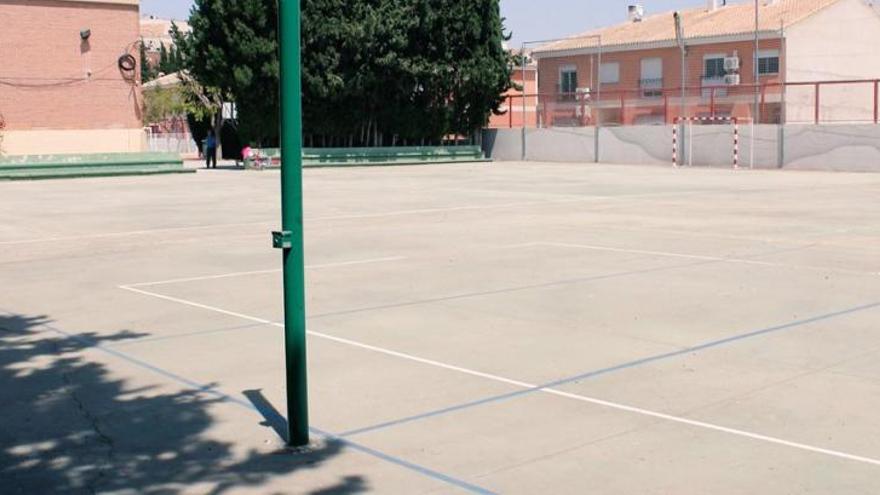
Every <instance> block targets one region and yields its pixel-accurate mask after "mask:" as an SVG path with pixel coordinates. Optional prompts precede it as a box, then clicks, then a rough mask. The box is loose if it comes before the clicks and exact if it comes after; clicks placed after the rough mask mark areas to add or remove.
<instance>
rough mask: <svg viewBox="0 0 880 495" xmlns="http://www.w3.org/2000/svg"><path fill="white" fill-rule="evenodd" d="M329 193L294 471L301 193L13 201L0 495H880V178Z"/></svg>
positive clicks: (3, 262)
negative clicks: (288, 421) (289, 342)
mask: <svg viewBox="0 0 880 495" xmlns="http://www.w3.org/2000/svg"><path fill="white" fill-rule="evenodd" d="M305 187H306V213H307V219H306V222H305V228H306V236H307V252H306V257H307V263H308V272H307V285H308V315H309V320H308V324H309V329H310V331H311V334H310V340H309V346H310V348H309V353H310V363H309V365H310V387H311V389H310V393H311V415H312V424H313V427H314V428H315V430H314V438H315V440H316V441H315V445H314V446H313V447H312V448H311V449H310V450H309V451H305V452H295V453H289V452H285V451H284V450H283V449H282V446H283V442H282V441H281V440H280V439H279V437H278V435H277V434H276V433H275V430H276V429H278V427H279V422H280V421H281V420H280V418H281V415H282V414H283V413H284V403H285V402H284V384H283V377H284V371H283V370H284V368H283V354H282V330H281V328H279V326H278V324H277V323H276V322H278V321H281V319H282V312H281V291H280V273H279V272H278V268H279V267H280V253H279V252H278V251H275V250H273V249H272V248H271V247H270V236H269V232H270V231H271V230H272V229H273V228H276V227H277V226H278V218H279V194H278V193H279V176H278V173H277V172H243V171H231V170H218V171H200V172H199V173H198V174H195V175H193V176H167V177H145V178H116V179H83V180H67V181H50V182H31V183H4V184H0V340H2V343H0V487H2V489H0V492H3V493H4V494H17V493H22V494H35V493H78V492H84V493H147V494H151V493H155V494H159V493H162V494H165V493H268V494H276V493H279V494H280V493H297V494H299V493H311V494H331V493H360V492H373V493H392V494H396V493H401V494H415V493H432V494H433V493H523V494H533V493H541V494H545V493H554V494H563V493H576V494H583V493H591V494H593V493H595V494H670V495H682V494H709V493H711V494H807V493H809V494H837V495H842V494H876V493H880V421H878V420H877V418H878V412H877V411H878V410H880V326H878V322H880V175H858V174H833V173H819V172H777V171H739V172H735V171H732V170H720V169H680V170H674V169H672V168H665V167H634V166H619V165H618V166H597V165H576V164H549V163H546V164H545V163H528V164H524V163H495V164H492V165H448V166H422V167H400V168H351V169H326V170H308V171H306V173H305ZM278 411H280V413H279V412H278Z"/></svg>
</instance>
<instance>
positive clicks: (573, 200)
mask: <svg viewBox="0 0 880 495" xmlns="http://www.w3.org/2000/svg"><path fill="white" fill-rule="evenodd" d="M499 192H503V191H499ZM713 192H715V191H710V190H700V191H670V192H662V193H644V194H628V195H627V194H620V195H617V196H576V197H570V198H565V199H554V200H547V201H524V202H518V203H500V204H494V205H493V204H488V205H468V206H450V207H438V208H419V209H413V210H398V211H388V212H376V213H362V214H353V215H337V216H328V217H318V218H307V219H306V221H331V220H360V219H367V218H385V217H397V216H405V215H420V214H426V213H447V212H454V211H474V210H494V209H499V208H524V207H528V206H541V205H554V204H568V203H584V202H590V201H609V200H625V199H639V198H652V197H664V196H686V195H692V194H710V193H713ZM591 211H596V210H591Z"/></svg>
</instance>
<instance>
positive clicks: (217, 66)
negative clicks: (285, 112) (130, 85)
mask: <svg viewBox="0 0 880 495" xmlns="http://www.w3.org/2000/svg"><path fill="white" fill-rule="evenodd" d="M302 7H303V18H302V23H303V47H302V51H303V118H304V124H305V133H306V139H307V143H309V142H311V144H313V145H322V144H325V145H328V146H329V145H336V146H342V145H350V144H351V145H383V144H384V145H389V144H401V143H403V142H406V143H409V144H413V143H421V142H426V143H438V142H440V141H441V140H442V139H443V137H444V136H446V135H449V134H452V133H454V134H460V135H470V134H471V133H473V132H475V131H477V130H479V129H480V128H481V127H482V126H484V125H485V124H486V123H487V122H488V118H489V115H490V113H491V112H493V111H494V112H497V111H498V108H499V106H500V105H501V103H502V101H503V100H502V98H501V94H502V93H504V92H505V91H506V90H507V89H509V88H510V84H511V83H510V64H509V57H508V54H507V53H506V52H505V51H504V49H503V47H502V43H503V41H504V40H505V35H504V27H503V20H502V18H501V15H500V9H499V0H468V1H467V2H463V1H461V0H303V2H302ZM190 24H191V25H192V28H193V31H192V34H191V35H188V36H182V35H180V34H179V33H178V34H177V35H176V36H175V38H176V39H177V43H178V46H179V47H180V48H179V50H180V54H181V55H180V56H179V58H182V59H183V60H182V62H181V63H182V65H183V67H184V68H186V69H187V70H188V71H189V72H190V73H191V74H192V75H193V77H195V78H196V79H197V80H198V81H199V82H200V83H201V84H202V85H204V86H206V87H216V88H219V89H220V90H222V92H223V93H224V94H228V95H230V96H231V97H232V98H233V99H234V101H235V102H236V103H237V106H238V109H239V119H240V129H242V131H243V132H244V133H245V134H246V137H247V138H248V139H256V140H259V141H262V142H263V143H267V142H274V141H276V140H277V135H278V127H277V126H278V76H279V73H278V60H277V50H278V44H277V3H276V0H196V1H195V5H194V7H193V10H192V17H191V18H190Z"/></svg>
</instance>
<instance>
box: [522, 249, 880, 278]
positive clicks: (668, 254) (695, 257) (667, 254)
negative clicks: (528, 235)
mask: <svg viewBox="0 0 880 495" xmlns="http://www.w3.org/2000/svg"><path fill="white" fill-rule="evenodd" d="M533 245H544V246H555V247H562V248H572V249H586V250H590V251H607V252H612V253H627V254H644V255H647V256H662V257H667V258H685V259H692V260H703V261H718V262H723V263H738V264H744V265H758V266H772V267H777V268H797V269H802V270H811V271H823V272H836V273H846V274H850V275H873V276H877V275H880V272H868V271H860V270H849V269H846V268H831V267H823V266H814V265H797V264H790V263H774V262H772V261H758V260H752V259H745V258H725V257H721V256H703V255H698V254H685V253H673V252H668V251H648V250H643V249H628V248H615V247H609V246H595V245H590V244H574V243H567V242H536V243H533ZM770 254H773V253H770ZM757 256H760V255H757Z"/></svg>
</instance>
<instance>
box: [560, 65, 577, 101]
mask: <svg viewBox="0 0 880 495" xmlns="http://www.w3.org/2000/svg"><path fill="white" fill-rule="evenodd" d="M577 88H578V72H577V67H576V66H574V65H563V66H562V67H560V68H559V92H560V93H561V94H563V95H569V94H572V95H573V94H574V93H575V92H576V91H577Z"/></svg>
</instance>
